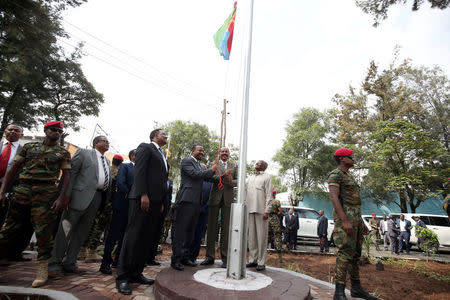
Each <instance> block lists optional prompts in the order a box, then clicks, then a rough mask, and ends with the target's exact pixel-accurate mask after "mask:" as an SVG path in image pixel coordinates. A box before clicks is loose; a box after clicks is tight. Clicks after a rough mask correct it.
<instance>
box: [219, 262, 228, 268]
mask: <svg viewBox="0 0 450 300" xmlns="http://www.w3.org/2000/svg"><path fill="white" fill-rule="evenodd" d="M220 267H221V268H224V269H226V268H227V262H226V261H223V262H222V264H221V265H220Z"/></svg>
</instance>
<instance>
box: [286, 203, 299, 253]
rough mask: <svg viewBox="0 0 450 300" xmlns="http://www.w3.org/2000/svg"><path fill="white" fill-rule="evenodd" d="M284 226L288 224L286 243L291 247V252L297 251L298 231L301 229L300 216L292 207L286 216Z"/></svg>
mask: <svg viewBox="0 0 450 300" xmlns="http://www.w3.org/2000/svg"><path fill="white" fill-rule="evenodd" d="M284 224H286V229H285V230H286V231H285V233H286V242H287V244H288V246H289V250H295V245H296V243H297V230H298V228H299V223H298V215H297V213H296V212H295V210H294V207H293V206H291V208H290V209H289V212H288V213H287V214H286V215H285V216H284Z"/></svg>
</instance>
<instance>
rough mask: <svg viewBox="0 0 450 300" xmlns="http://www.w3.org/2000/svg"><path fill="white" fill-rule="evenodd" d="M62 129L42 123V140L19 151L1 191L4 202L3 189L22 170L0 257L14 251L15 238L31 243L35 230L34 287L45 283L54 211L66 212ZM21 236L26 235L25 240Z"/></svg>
mask: <svg viewBox="0 0 450 300" xmlns="http://www.w3.org/2000/svg"><path fill="white" fill-rule="evenodd" d="M63 128H64V124H63V123H62V122H61V121H53V122H49V123H47V124H45V126H44V133H45V138H44V141H43V142H33V143H27V144H25V145H24V146H23V147H22V148H21V149H20V150H19V151H18V153H17V155H16V157H15V158H14V162H13V164H12V166H11V167H10V168H9V169H8V171H7V172H6V175H5V177H4V178H3V182H2V186H1V188H0V200H1V202H2V203H3V202H4V200H5V191H6V188H7V187H8V186H9V184H10V183H11V182H12V180H13V179H14V178H15V176H16V174H17V172H18V171H19V170H20V168H22V171H21V172H20V175H19V185H18V186H16V187H15V188H14V191H13V197H12V200H11V206H10V209H9V214H8V217H7V219H6V222H5V225H4V226H3V227H2V230H1V231H0V257H7V256H8V251H10V250H11V249H14V247H12V245H14V243H15V241H16V240H17V239H22V238H25V239H27V240H30V238H31V235H32V234H33V231H35V232H36V239H37V247H38V257H37V259H38V261H39V270H38V273H37V276H36V279H35V280H34V281H33V284H32V286H33V287H39V286H42V285H44V284H45V282H46V281H47V277H48V259H49V258H50V254H51V250H52V246H53V234H52V232H53V226H54V223H55V221H56V218H57V212H56V211H57V210H63V209H65V208H66V206H67V203H68V202H67V198H66V197H65V196H64V194H65V192H66V190H67V186H68V183H69V178H70V175H69V170H70V168H71V165H70V153H69V151H67V150H66V149H64V148H63V147H61V146H59V144H58V141H59V138H60V137H61V133H62V132H63ZM61 170H62V174H63V178H64V179H63V181H62V184H61V193H60V194H59V195H58V189H57V186H56V181H57V180H58V177H59V175H60V171H61ZM24 233H27V234H28V235H29V236H28V237H24Z"/></svg>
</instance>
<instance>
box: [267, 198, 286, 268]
mask: <svg viewBox="0 0 450 300" xmlns="http://www.w3.org/2000/svg"><path fill="white" fill-rule="evenodd" d="M276 195H277V191H276V190H273V191H272V197H273V199H272V205H271V206H270V208H269V236H270V237H273V243H274V245H275V249H276V250H277V252H278V258H279V260H280V262H283V258H282V256H281V247H282V238H281V226H280V219H279V218H278V214H280V213H282V210H281V203H280V200H277V199H275V197H276ZM270 242H272V241H270Z"/></svg>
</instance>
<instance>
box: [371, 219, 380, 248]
mask: <svg viewBox="0 0 450 300" xmlns="http://www.w3.org/2000/svg"><path fill="white" fill-rule="evenodd" d="M369 226H370V227H371V230H370V237H371V239H372V243H374V245H375V249H377V250H378V251H380V247H379V246H378V236H379V233H380V229H381V227H380V221H379V220H378V219H377V215H376V214H375V213H373V214H372V219H370V220H369Z"/></svg>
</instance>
